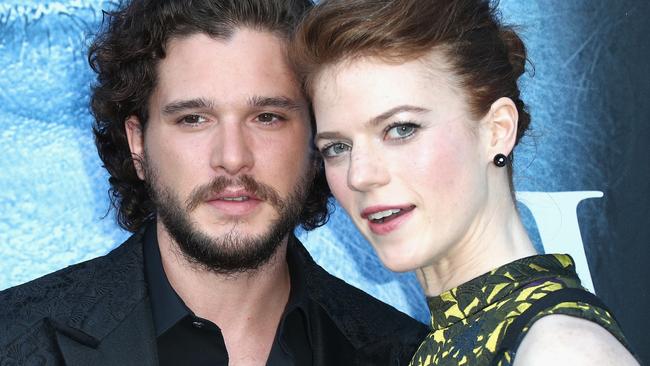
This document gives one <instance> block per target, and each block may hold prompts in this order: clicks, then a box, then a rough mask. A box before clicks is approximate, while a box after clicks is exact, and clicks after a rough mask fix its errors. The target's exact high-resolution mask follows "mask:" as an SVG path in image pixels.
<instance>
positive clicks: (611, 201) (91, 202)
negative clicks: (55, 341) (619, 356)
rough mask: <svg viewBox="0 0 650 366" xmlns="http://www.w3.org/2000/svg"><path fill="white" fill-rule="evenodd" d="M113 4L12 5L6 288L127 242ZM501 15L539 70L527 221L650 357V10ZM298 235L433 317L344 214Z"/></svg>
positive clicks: (6, 83)
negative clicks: (98, 125) (108, 137)
mask: <svg viewBox="0 0 650 366" xmlns="http://www.w3.org/2000/svg"><path fill="white" fill-rule="evenodd" d="M110 7H111V4H109V3H108V2H104V3H102V2H99V1H92V0H60V1H54V0H52V1H44V0H43V1H20V0H11V1H6V0H5V1H3V2H1V3H0V258H2V260H1V261H0V289H2V288H6V287H10V286H13V285H16V284H19V283H22V282H25V281H28V280H30V279H33V278H36V277H39V276H41V275H43V274H46V273H48V272H51V271H53V270H56V269H59V268H62V267H65V266H67V265H69V264H72V263H76V262H80V261H83V260H86V259H90V258H93V257H96V256H99V255H102V254H104V253H106V252H107V251H108V250H110V249H111V248H113V247H115V246H116V245H117V244H119V243H120V242H122V240H124V239H125V238H126V237H127V233H125V232H123V231H121V230H120V229H119V228H118V227H117V225H116V224H115V220H114V215H113V212H110V213H109V212H108V208H109V203H108V196H107V190H108V183H107V176H106V173H105V172H104V171H103V169H102V168H101V163H100V161H99V159H98V157H97V153H96V150H95V147H94V144H93V139H92V135H91V131H90V126H91V123H92V120H91V117H90V114H89V112H88V107H87V105H88V94H89V84H90V82H91V81H92V79H93V74H92V73H91V71H90V69H89V67H88V66H87V62H86V49H87V44H88V43H89V40H90V39H91V38H92V34H93V32H94V31H95V30H96V29H97V27H98V26H99V24H100V22H101V19H102V15H101V9H102V8H110ZM500 8H501V10H502V12H503V15H504V19H505V20H506V21H507V22H510V23H515V24H519V25H520V31H521V34H522V35H523V36H524V39H525V41H526V42H527V45H528V47H529V51H530V59H531V60H532V61H533V64H534V65H535V72H534V77H533V75H532V73H530V74H529V75H527V76H526V77H524V80H523V82H522V88H523V90H524V96H525V100H526V101H527V102H528V103H529V105H530V108H531V111H532V115H533V131H532V133H531V135H530V136H528V137H527V138H525V139H524V140H523V142H522V145H521V146H520V147H519V148H518V150H517V151H516V156H517V158H516V160H517V162H516V166H515V172H516V174H515V183H516V187H517V190H518V197H519V199H520V202H521V203H522V205H521V211H522V214H523V215H524V218H525V222H526V225H527V226H528V228H529V231H530V232H531V235H532V236H533V238H534V240H535V242H536V245H537V246H538V249H540V250H544V249H545V250H546V251H553V252H556V251H562V252H569V253H571V254H572V255H573V256H574V258H575V259H576V261H577V262H578V265H579V269H580V275H581V277H582V279H583V281H585V284H586V285H587V286H588V287H590V288H592V289H595V291H597V292H598V293H599V295H601V296H602V297H603V298H604V300H605V302H606V303H608V304H609V305H610V306H611V307H612V308H613V309H614V311H615V312H616V313H617V314H618V316H619V320H620V321H621V323H622V325H623V328H624V330H625V331H626V333H627V334H628V336H629V337H630V338H631V340H632V343H633V345H635V346H636V348H637V351H638V352H639V353H640V354H641V356H642V357H643V358H644V359H646V360H648V359H650V357H649V356H650V355H649V354H648V350H646V349H643V347H641V346H642V344H643V343H642V340H643V337H644V333H645V330H646V329H648V328H649V327H650V322H649V321H648V315H646V312H647V311H646V309H647V308H648V307H649V306H650V300H649V294H648V291H647V285H648V278H649V276H648V269H647V265H646V264H647V263H648V260H649V259H650V258H649V254H648V250H647V249H646V243H647V238H648V235H649V234H650V233H649V227H650V225H648V224H649V223H650V221H649V220H648V219H647V217H648V215H649V214H650V212H649V211H650V208H649V207H650V199H649V198H648V197H649V196H650V184H649V183H648V182H650V164H648V155H649V154H648V147H647V146H648V144H650V132H649V128H648V117H647V115H649V114H650V109H649V108H650V107H649V106H648V103H647V102H648V100H649V98H648V97H649V95H648V94H649V93H648V91H649V89H650V87H649V86H648V80H647V79H648V77H647V76H646V75H648V71H650V70H648V64H647V63H646V62H645V60H647V59H648V57H650V50H649V47H648V44H647V40H646V38H647V36H646V35H647V34H648V32H649V31H650V26H649V25H648V24H647V22H646V21H645V19H644V16H645V15H648V14H650V11H649V10H650V6H649V5H648V3H647V2H646V1H645V0H621V1H617V2H611V1H608V0H600V1H599V0H575V1H570V2H566V1H563V0H535V1H532V0H531V1H526V2H521V1H518V0H509V1H505V0H503V1H502V2H501V4H500ZM644 14H645V15H644ZM581 202H584V203H581ZM299 237H300V238H301V239H302V240H303V241H304V242H305V244H306V246H307V247H308V249H309V250H310V252H311V253H312V255H313V256H314V257H315V259H316V260H317V261H318V262H319V263H321V264H322V265H323V266H324V267H325V268H327V269H328V270H329V271H330V272H332V273H333V274H335V275H337V276H339V277H341V278H344V279H345V280H346V281H347V282H349V283H351V284H353V285H355V286H357V287H360V288H362V289H364V290H365V291H367V292H369V293H371V294H372V295H374V296H376V297H378V298H380V299H382V300H384V301H385V302H388V303H391V304H393V305H394V306H396V307H397V308H399V309H401V310H402V311H404V312H406V313H408V314H410V315H412V316H414V317H415V318H417V319H420V320H422V321H425V322H426V321H427V319H428V315H427V314H428V312H427V310H426V306H425V303H424V300H423V297H422V294H421V290H420V288H419V286H418V284H417V282H416V280H415V277H414V276H413V275H412V274H394V273H391V272H389V271H387V270H386V269H384V268H383V267H382V265H381V264H380V263H379V261H378V260H377V258H376V256H375V254H374V253H373V252H372V250H371V248H370V247H369V245H368V244H367V243H366V242H365V241H364V240H363V239H362V238H361V237H360V236H359V235H358V234H357V232H356V230H355V229H354V228H353V227H352V225H351V224H350V222H349V219H348V218H347V216H346V215H345V213H344V212H343V211H342V210H341V209H338V210H337V211H336V212H335V213H334V215H333V216H332V218H331V221H330V223H329V224H328V225H327V226H326V227H324V228H321V229H319V230H316V231H314V232H310V233H302V232H300V233H299Z"/></svg>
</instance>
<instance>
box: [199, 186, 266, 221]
mask: <svg viewBox="0 0 650 366" xmlns="http://www.w3.org/2000/svg"><path fill="white" fill-rule="evenodd" d="M262 201H263V200H262V199H260V198H259V197H257V195H255V194H254V193H253V192H250V191H247V190H243V189H241V190H233V191H231V190H228V191H223V192H220V193H217V194H215V195H213V196H211V197H210V198H209V199H208V200H207V203H208V204H209V205H210V206H212V207H214V208H216V209H217V210H218V211H219V213H220V214H222V215H226V216H246V215H249V214H251V213H252V212H253V211H255V209H256V208H257V207H258V206H259V205H260V204H261V203H262Z"/></svg>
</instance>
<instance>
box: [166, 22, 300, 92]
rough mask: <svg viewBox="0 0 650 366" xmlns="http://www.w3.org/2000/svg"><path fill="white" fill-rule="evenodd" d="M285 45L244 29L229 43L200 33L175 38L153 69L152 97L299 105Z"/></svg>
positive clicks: (281, 41) (270, 37) (267, 36)
mask: <svg viewBox="0 0 650 366" xmlns="http://www.w3.org/2000/svg"><path fill="white" fill-rule="evenodd" d="M285 43H286V42H285V41H284V40H283V39H281V38H280V37H278V36H277V35H275V34H273V33H271V32H264V31H254V30H246V29H245V30H240V31H238V32H237V33H234V34H233V35H232V37H231V38H230V39H229V40H224V39H215V38H212V37H210V36H208V35H206V34H202V33H197V34H192V35H188V36H184V37H180V38H176V39H174V40H173V41H172V43H171V44H170V46H171V47H170V48H169V49H168V52H167V54H166V57H165V58H164V59H162V60H161V61H160V63H159V65H158V70H157V71H158V78H157V79H158V80H157V85H156V91H155V94H158V95H157V96H158V98H160V99H161V100H160V102H161V104H167V103H172V102H174V101H176V100H188V99H203V100H207V101H212V104H215V103H214V102H220V103H227V102H229V101H230V102H233V101H235V100H236V101H237V102H238V103H239V104H244V103H246V104H251V103H250V101H252V100H256V99H264V98H274V99H277V100H281V99H284V100H288V101H292V102H291V103H293V104H302V103H303V100H304V97H303V95H302V92H301V90H300V87H299V84H298V82H297V80H296V78H295V75H294V73H293V71H292V69H291V68H290V67H289V63H288V62H287V55H286V52H285ZM220 103H216V104H220ZM286 104H290V103H286Z"/></svg>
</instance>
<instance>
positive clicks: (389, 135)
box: [384, 123, 420, 140]
mask: <svg viewBox="0 0 650 366" xmlns="http://www.w3.org/2000/svg"><path fill="white" fill-rule="evenodd" d="M418 127H420V126H418V125H417V124H415V123H397V124H394V125H392V126H389V127H388V129H387V130H386V133H385V136H384V139H386V140H400V139H405V138H408V137H411V136H412V135H413V134H414V133H415V131H416V130H417V129H418Z"/></svg>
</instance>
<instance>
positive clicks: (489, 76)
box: [290, 0, 530, 187]
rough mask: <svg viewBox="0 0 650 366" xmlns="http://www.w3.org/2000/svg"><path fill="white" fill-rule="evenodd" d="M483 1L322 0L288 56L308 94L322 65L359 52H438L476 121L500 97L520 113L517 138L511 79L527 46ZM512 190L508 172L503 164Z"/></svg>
mask: <svg viewBox="0 0 650 366" xmlns="http://www.w3.org/2000/svg"><path fill="white" fill-rule="evenodd" d="M496 7H497V4H496V3H494V2H490V1H489V0H322V1H321V2H320V3H319V4H318V5H317V6H316V7H315V8H313V10H312V11H311V12H310V13H309V14H308V15H307V16H306V18H305V19H304V20H303V22H302V23H301V25H300V26H299V28H298V30H297V32H296V33H295V39H294V42H293V43H292V46H291V49H290V59H291V60H292V62H293V64H294V66H295V70H296V72H297V73H298V76H299V77H300V80H302V82H303V87H304V89H305V92H306V93H307V94H308V95H310V96H311V95H312V92H313V90H312V84H313V81H314V80H315V79H316V78H317V77H318V75H319V73H320V72H321V71H322V70H323V69H324V68H326V67H328V66H331V65H335V64H338V63H340V62H342V61H349V60H353V59H356V58H359V57H377V58H379V59H382V60H385V61H386V62H390V63H402V62H406V61H410V60H414V59H417V58H419V57H422V56H425V55H427V54H429V53H430V52H431V51H434V50H436V51H441V52H442V54H443V56H444V57H445V59H446V60H447V61H448V62H449V63H450V66H451V71H452V72H454V73H455V75H456V76H457V79H458V80H459V81H460V87H461V88H462V89H463V90H464V92H465V94H466V95H467V96H468V98H469V105H470V110H471V113H472V114H473V117H475V118H477V119H479V118H481V117H483V116H484V115H485V114H486V113H487V112H488V111H489V109H490V106H491V105H492V103H493V102H494V101H496V100H497V99H499V98H501V97H508V98H510V99H512V100H513V102H514V103H515V105H516V106H517V111H518V112H519V123H518V127H517V139H516V142H515V144H516V143H518V142H519V140H520V139H521V137H522V136H523V135H524V132H525V131H526V130H527V129H528V125H529V123H530V115H529V114H528V112H527V110H526V106H525V104H524V102H523V101H522V100H521V98H520V92H519V87H518V85H517V80H518V79H519V77H520V76H521V75H522V74H523V73H524V71H525V66H526V48H525V46H524V43H523V42H522V40H521V38H519V36H518V35H517V33H516V32H515V31H514V29H513V28H512V27H510V26H507V25H503V24H501V21H500V19H499V18H500V16H499V13H498V12H497V11H496ZM508 171H509V174H510V179H511V187H512V170H511V165H508Z"/></svg>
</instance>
